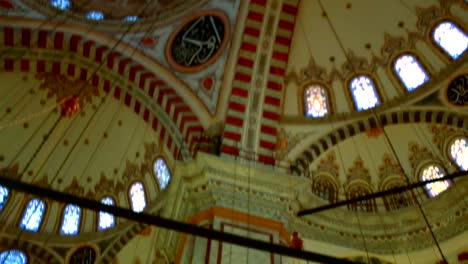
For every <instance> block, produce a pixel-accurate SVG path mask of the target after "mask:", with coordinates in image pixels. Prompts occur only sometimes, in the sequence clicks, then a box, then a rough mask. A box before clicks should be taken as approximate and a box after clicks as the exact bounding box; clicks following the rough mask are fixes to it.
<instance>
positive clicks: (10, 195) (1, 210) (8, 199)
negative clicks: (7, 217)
mask: <svg viewBox="0 0 468 264" xmlns="http://www.w3.org/2000/svg"><path fill="white" fill-rule="evenodd" d="M0 186H1V187H3V188H5V189H7V191H8V194H7V196H6V199H5V203H4V204H3V207H2V208H0V214H1V213H2V212H4V211H5V208H6V207H7V206H8V203H9V202H10V200H11V199H12V198H11V197H12V196H13V192H12V191H11V190H10V188H8V187H6V186H4V185H0Z"/></svg>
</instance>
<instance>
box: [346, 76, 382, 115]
mask: <svg viewBox="0 0 468 264" xmlns="http://www.w3.org/2000/svg"><path fill="white" fill-rule="evenodd" d="M350 88H351V94H352V95H353V98H354V105H355V106H356V109H357V110H358V111H362V110H367V109H370V108H373V107H375V106H377V105H379V104H380V99H379V96H378V94H377V91H376V90H375V86H374V83H373V82H372V80H371V79H370V78H369V77H367V76H364V75H361V76H357V77H355V78H353V79H352V80H351V83H350Z"/></svg>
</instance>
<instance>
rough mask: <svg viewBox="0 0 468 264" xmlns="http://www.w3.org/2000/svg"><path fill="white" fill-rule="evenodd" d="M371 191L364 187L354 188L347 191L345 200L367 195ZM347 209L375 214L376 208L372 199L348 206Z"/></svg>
mask: <svg viewBox="0 0 468 264" xmlns="http://www.w3.org/2000/svg"><path fill="white" fill-rule="evenodd" d="M369 194H371V191H370V190H369V189H368V188H366V187H364V186H354V187H352V188H350V189H349V190H348V193H347V195H346V196H347V197H346V198H347V199H348V200H349V199H355V198H358V197H361V196H365V195H369ZM348 209H350V210H352V211H361V212H376V211H377V208H376V205H375V200H374V199H368V200H364V201H359V202H355V203H352V204H349V205H348Z"/></svg>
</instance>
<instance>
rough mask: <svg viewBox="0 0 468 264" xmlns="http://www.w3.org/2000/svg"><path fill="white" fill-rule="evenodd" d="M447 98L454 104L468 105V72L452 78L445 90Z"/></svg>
mask: <svg viewBox="0 0 468 264" xmlns="http://www.w3.org/2000/svg"><path fill="white" fill-rule="evenodd" d="M446 95H447V100H448V102H449V103H450V104H452V105H455V106H467V105H468V74H463V75H460V76H458V77H456V78H455V79H453V80H452V81H451V82H450V84H449V85H448V87H447V90H446Z"/></svg>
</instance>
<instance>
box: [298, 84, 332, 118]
mask: <svg viewBox="0 0 468 264" xmlns="http://www.w3.org/2000/svg"><path fill="white" fill-rule="evenodd" d="M303 97H304V99H303V102H304V110H305V115H306V116H308V117H314V118H319V117H324V116H326V115H328V114H330V111H331V109H330V95H329V93H328V91H327V89H326V88H325V87H324V86H322V85H319V84H310V85H308V86H306V87H305V89H304V93H303Z"/></svg>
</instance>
